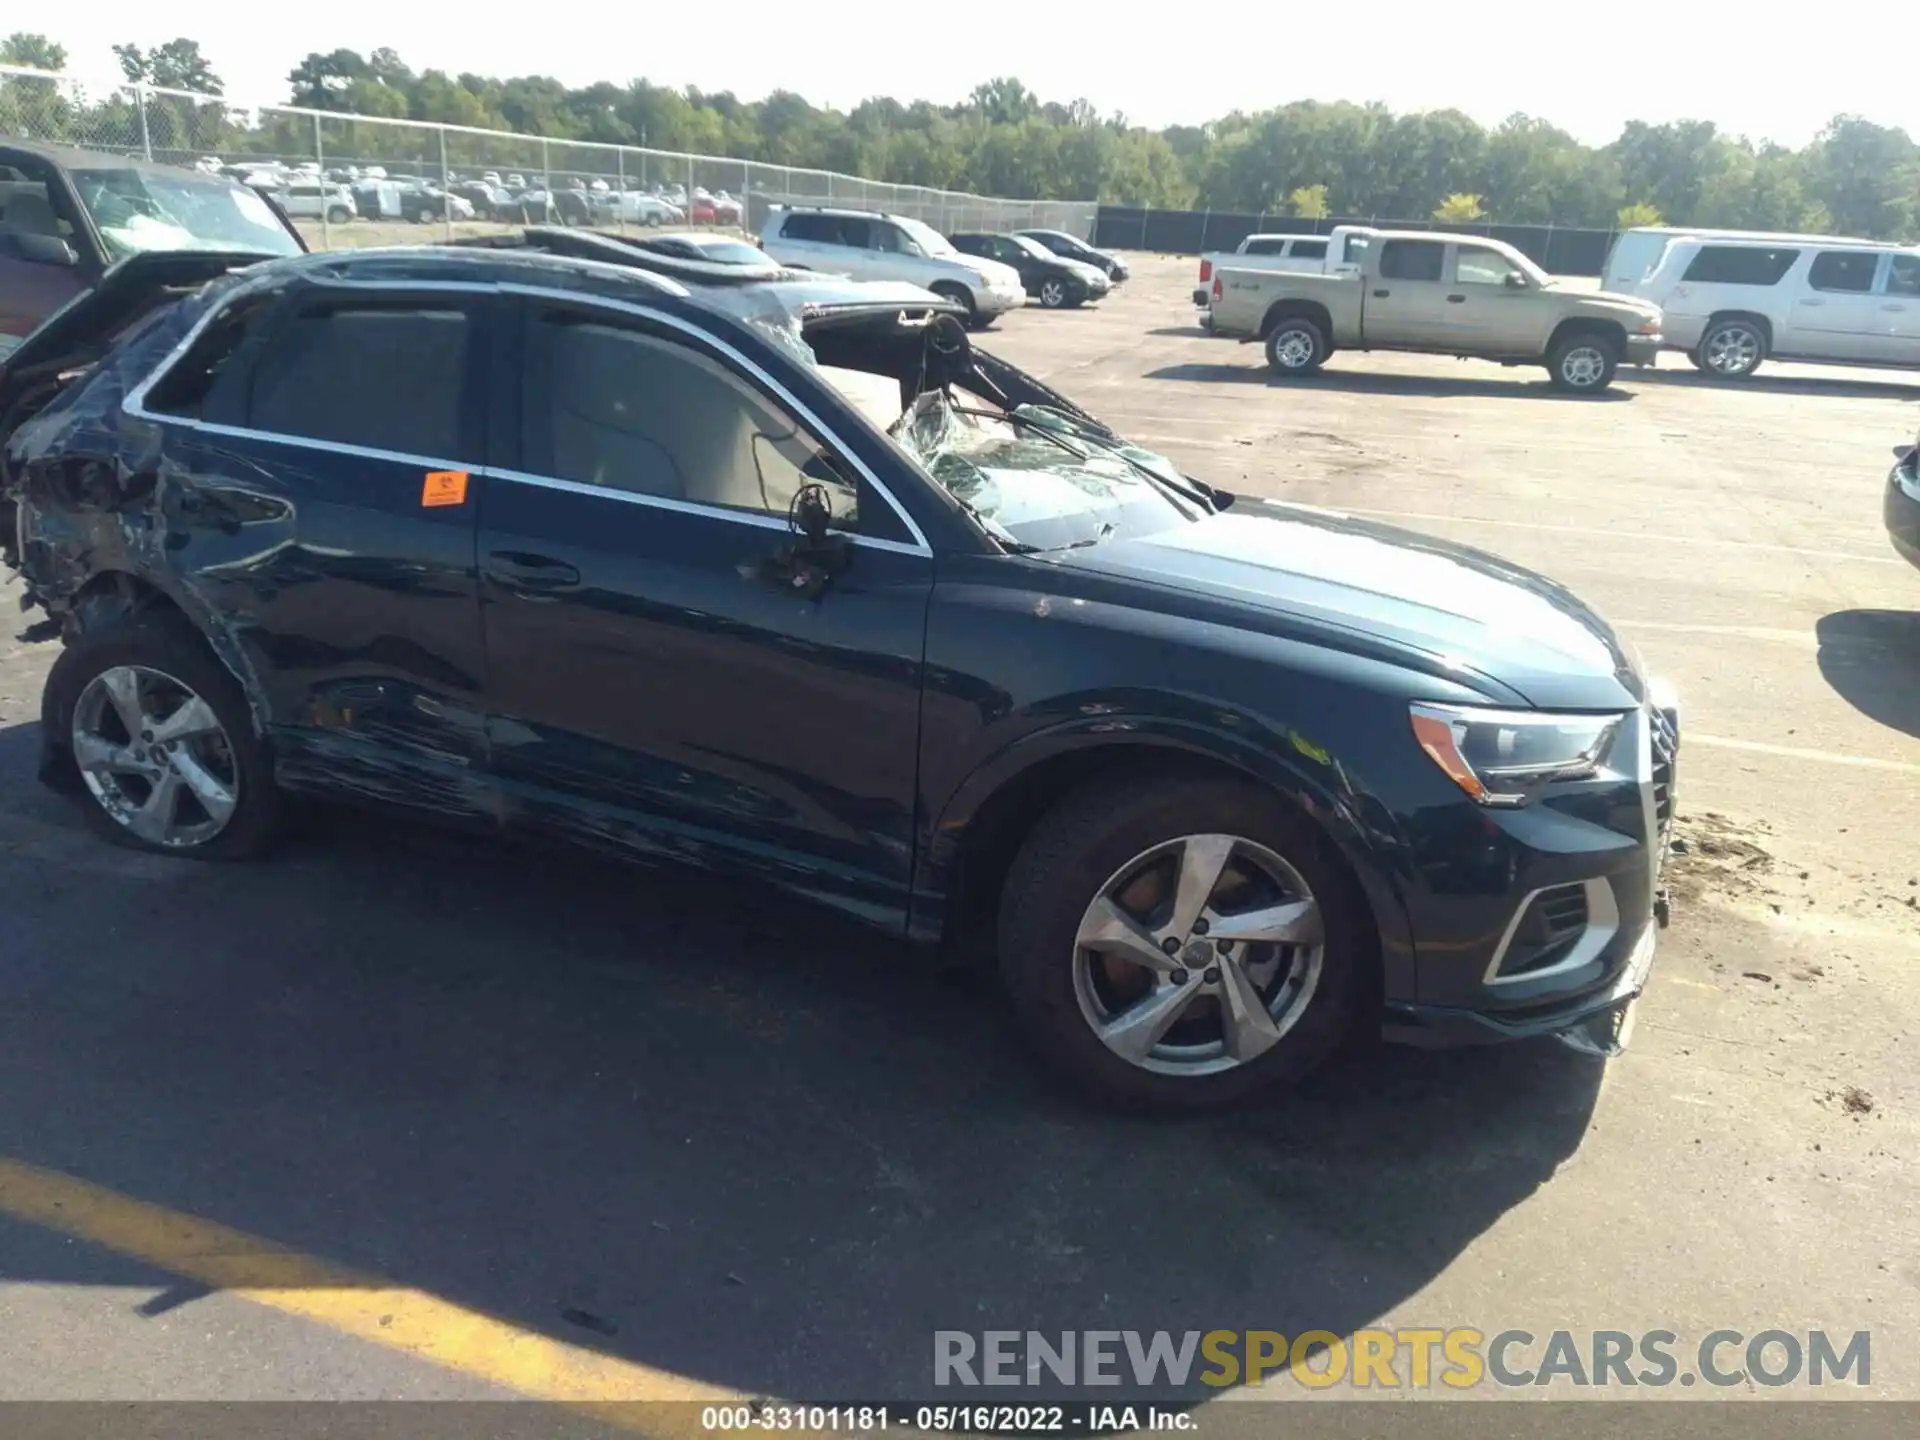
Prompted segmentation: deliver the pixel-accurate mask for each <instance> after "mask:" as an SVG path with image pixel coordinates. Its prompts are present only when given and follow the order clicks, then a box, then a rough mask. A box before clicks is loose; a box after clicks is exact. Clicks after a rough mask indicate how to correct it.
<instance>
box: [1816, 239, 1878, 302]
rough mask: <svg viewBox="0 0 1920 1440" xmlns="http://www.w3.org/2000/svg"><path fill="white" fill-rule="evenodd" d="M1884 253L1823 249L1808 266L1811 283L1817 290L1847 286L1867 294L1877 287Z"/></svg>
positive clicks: (1845, 289)
mask: <svg viewBox="0 0 1920 1440" xmlns="http://www.w3.org/2000/svg"><path fill="white" fill-rule="evenodd" d="M1879 268H1880V257H1879V256H1878V255H1876V254H1874V253H1873V252H1872V251H1871V250H1823V251H1821V252H1820V253H1819V254H1818V255H1816V256H1814V257H1813V264H1812V265H1811V266H1809V267H1808V269H1807V283H1808V284H1809V285H1811V286H1812V287H1813V288H1814V289H1816V290H1844V291H1851V292H1853V293H1855V294H1859V295H1865V294H1866V293H1867V292H1868V291H1870V290H1872V289H1873V275H1874V272H1875V271H1876V270H1878V269H1879Z"/></svg>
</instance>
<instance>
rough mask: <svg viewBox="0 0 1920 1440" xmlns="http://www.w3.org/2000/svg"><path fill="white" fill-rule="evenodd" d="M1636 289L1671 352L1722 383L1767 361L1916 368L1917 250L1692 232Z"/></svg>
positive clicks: (1919, 317) (1919, 362) (1919, 315)
mask: <svg viewBox="0 0 1920 1440" xmlns="http://www.w3.org/2000/svg"><path fill="white" fill-rule="evenodd" d="M1631 293H1632V294H1634V295H1637V296H1638V297H1639V298H1641V299H1643V300H1651V301H1653V302H1654V303H1655V304H1656V305H1658V306H1659V307H1660V308H1661V310H1662V311H1664V312H1665V318H1664V321H1663V326H1662V328H1663V332H1664V336H1665V340H1666V343H1667V345H1668V346H1669V347H1671V348H1673V349H1677V350H1684V351H1686V352H1687V354H1688V356H1689V358H1691V359H1692V361H1693V363H1694V364H1695V365H1696V366H1697V367H1698V368H1699V369H1700V370H1702V371H1704V372H1705V373H1706V374H1708V375H1712V376H1715V377H1717V378H1719V379H1723V380H1738V379H1741V378H1744V377H1745V376H1748V375H1751V374H1752V373H1753V372H1754V371H1755V370H1757V369H1759V367H1760V362H1761V361H1763V360H1766V359H1769V358H1773V359H1779V360H1811V361H1816V362H1820V363H1823V364H1833V365H1899V366H1911V367H1915V368H1920V248H1915V247H1912V246H1899V245H1885V244H1874V243H1872V242H1870V241H1863V240H1808V239H1805V238H1793V239H1788V238H1779V237H1773V238H1755V239H1739V240H1733V239H1724V240H1723V239H1708V238H1702V237H1694V236H1687V237H1682V238H1677V239H1672V240H1669V241H1668V242H1667V244H1666V249H1665V251H1664V253H1662V255H1661V256H1660V260H1659V262H1658V264H1656V265H1655V266H1654V267H1653V269H1652V272H1651V273H1650V274H1648V275H1647V276H1646V278H1645V279H1643V280H1640V281H1638V282H1637V283H1635V284H1633V285H1632V286H1631Z"/></svg>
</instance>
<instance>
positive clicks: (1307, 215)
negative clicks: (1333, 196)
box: [1287, 185, 1333, 220]
mask: <svg viewBox="0 0 1920 1440" xmlns="http://www.w3.org/2000/svg"><path fill="white" fill-rule="evenodd" d="M1287 209H1288V210H1289V211H1290V212H1291V213H1293V214H1295V215H1298V216H1299V217H1300V218H1301V219H1302V220H1324V219H1326V218H1327V216H1329V215H1331V214H1332V213H1333V211H1332V210H1330V209H1328V208H1327V187H1326V186H1324V185H1302V186H1301V187H1300V188H1299V189H1298V190H1295V191H1294V192H1293V193H1292V194H1291V195H1289V196H1287Z"/></svg>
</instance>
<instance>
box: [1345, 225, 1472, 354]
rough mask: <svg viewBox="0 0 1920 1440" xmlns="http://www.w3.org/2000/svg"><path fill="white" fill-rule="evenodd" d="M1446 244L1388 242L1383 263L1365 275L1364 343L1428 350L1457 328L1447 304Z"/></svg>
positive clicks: (1382, 253) (1454, 313)
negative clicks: (1371, 273) (1427, 348)
mask: <svg viewBox="0 0 1920 1440" xmlns="http://www.w3.org/2000/svg"><path fill="white" fill-rule="evenodd" d="M1446 271H1447V242H1446V241H1444V240H1388V241H1386V242H1385V243H1384V244H1382V245H1381V247H1380V263H1379V265H1378V267H1377V269H1376V271H1375V273H1374V274H1373V275H1371V276H1367V277H1364V278H1363V279H1362V281H1361V283H1362V284H1363V285H1364V286H1365V300H1364V308H1363V310H1362V320H1361V331H1362V334H1363V338H1364V340H1365V343H1366V344H1368V345H1370V346H1378V347H1381V348H1384V349H1395V348H1400V349H1424V348H1426V347H1427V346H1429V345H1431V344H1433V343H1434V342H1436V341H1438V340H1439V339H1441V337H1443V336H1446V335H1447V334H1448V333H1449V332H1450V331H1452V330H1453V329H1454V328H1455V321H1456V314H1457V312H1456V311H1455V307H1454V306H1452V305H1449V304H1448V303H1447V295H1448V293H1449V290H1450V287H1449V286H1448V284H1447V281H1446Z"/></svg>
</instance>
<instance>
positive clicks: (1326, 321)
mask: <svg viewBox="0 0 1920 1440" xmlns="http://www.w3.org/2000/svg"><path fill="white" fill-rule="evenodd" d="M1294 319H1300V320H1311V321H1312V322H1313V323H1314V324H1315V325H1318V326H1319V327H1320V334H1321V336H1322V337H1323V338H1324V339H1325V340H1326V342H1327V345H1328V346H1329V347H1331V346H1332V345H1333V315H1332V314H1331V312H1329V311H1328V309H1327V307H1326V306H1324V305H1322V304H1321V303H1320V302H1319V301H1318V300H1276V301H1274V302H1273V304H1271V305H1269V306H1268V307H1267V313H1266V314H1265V315H1262V316H1261V317H1260V335H1259V338H1260V339H1262V340H1264V339H1266V338H1267V337H1268V336H1269V335H1271V334H1272V333H1273V331H1274V327H1275V326H1277V325H1278V324H1279V323H1280V322H1281V321H1282V320H1294Z"/></svg>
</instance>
